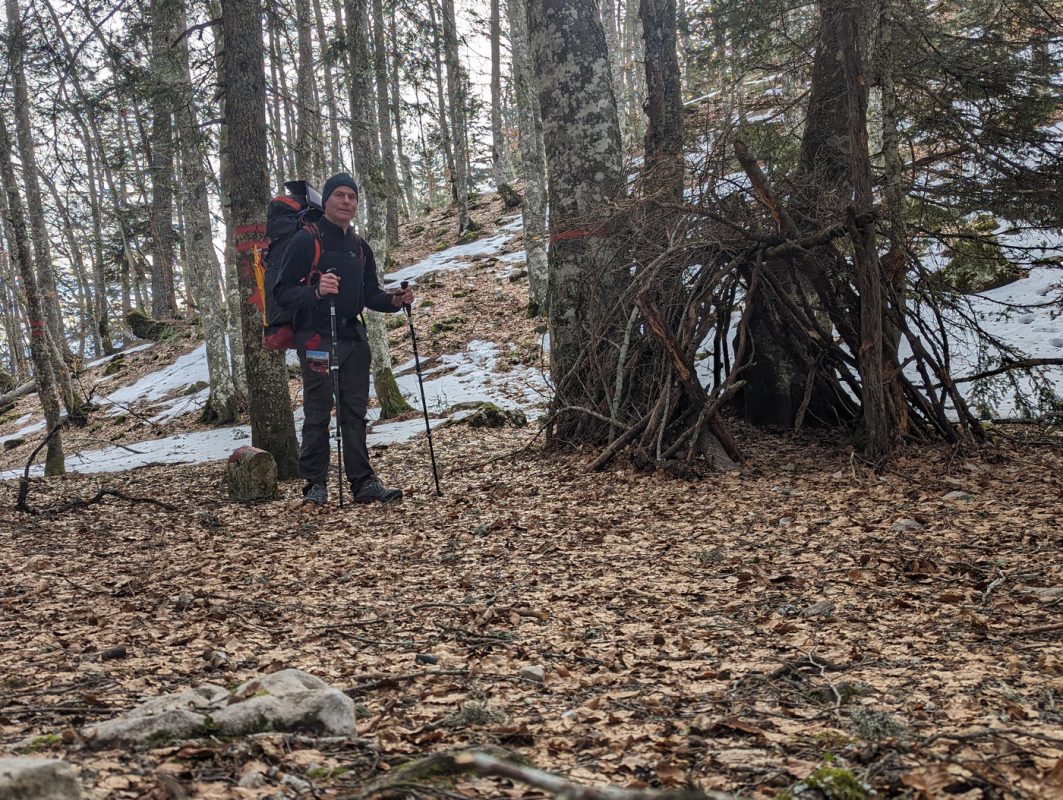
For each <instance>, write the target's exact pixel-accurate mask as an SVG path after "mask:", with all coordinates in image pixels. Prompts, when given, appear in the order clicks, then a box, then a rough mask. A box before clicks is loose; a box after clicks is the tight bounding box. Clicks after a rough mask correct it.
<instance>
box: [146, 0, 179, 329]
mask: <svg viewBox="0 0 1063 800" xmlns="http://www.w3.org/2000/svg"><path fill="white" fill-rule="evenodd" d="M151 18H152V25H151V71H152V83H153V85H152V92H151V112H152V116H151V192H152V195H151V198H152V199H151V233H152V240H153V241H152V243H153V247H152V264H151V313H152V316H154V317H158V318H161V317H172V316H174V315H175V314H176V313H177V298H176V295H175V292H174V289H175V287H174V267H173V265H174V244H173V219H174V200H173V177H174V171H173V106H174V101H173V87H174V84H175V83H176V82H177V81H178V80H179V79H180V78H179V75H180V73H179V64H178V59H177V53H176V48H175V43H176V40H177V36H178V35H179V33H180V31H178V30H177V18H178V15H177V13H176V8H175V5H174V0H154V2H153V3H152V6H151Z"/></svg>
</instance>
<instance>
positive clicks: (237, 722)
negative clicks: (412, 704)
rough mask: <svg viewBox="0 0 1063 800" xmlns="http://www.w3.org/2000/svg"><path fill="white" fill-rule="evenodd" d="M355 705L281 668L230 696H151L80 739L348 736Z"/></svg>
mask: <svg viewBox="0 0 1063 800" xmlns="http://www.w3.org/2000/svg"><path fill="white" fill-rule="evenodd" d="M355 723H356V720H355V711H354V701H352V700H351V699H350V698H349V697H347V695H345V694H344V693H343V692H341V691H339V690H338V689H333V688H332V687H330V686H329V685H328V684H327V683H325V682H324V681H323V680H321V679H320V678H317V677H315V676H313V675H310V674H309V673H306V672H303V671H302V670H298V669H285V670H280V671H279V672H274V673H272V674H269V675H261V676H258V677H256V678H252V679H251V680H249V681H245V682H244V683H242V684H241V685H240V686H238V687H237V688H236V690H235V691H233V692H231V693H230V692H228V691H226V690H225V689H223V688H222V687H221V686H215V685H213V684H205V685H203V686H199V687H196V688H195V689H188V690H186V691H184V692H179V693H176V694H169V695H163V696H162V697H156V698H153V699H151V700H148V701H147V702H145V703H143V704H141V705H140V706H137V707H136V708H135V709H133V710H132V711H130V712H129V713H128V714H126V715H124V716H122V717H118V718H117V719H112V720H108V721H107V722H101V723H99V724H98V725H92V726H90V727H88V728H85V729H84V731H82V735H83V736H84V737H85V738H86V740H88V742H89V743H90V744H92V745H93V746H95V747H106V746H109V745H113V744H142V743H146V742H149V741H151V740H152V739H159V738H165V739H181V738H188V737H194V736H201V735H206V734H209V733H213V732H217V731H221V732H223V733H227V734H232V735H240V734H245V733H259V732H262V731H291V730H308V731H311V732H314V733H322V734H326V735H333V736H350V735H352V734H353V733H354V732H355V730H356V724H355Z"/></svg>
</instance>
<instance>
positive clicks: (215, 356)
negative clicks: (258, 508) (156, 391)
mask: <svg viewBox="0 0 1063 800" xmlns="http://www.w3.org/2000/svg"><path fill="white" fill-rule="evenodd" d="M176 6H177V8H176V9H175V10H176V12H177V14H178V20H179V22H180V25H181V28H182V30H183V29H184V27H185V26H186V24H187V22H186V20H185V4H184V0H176ZM177 47H178V48H179V49H178V53H179V58H180V60H181V61H182V72H183V73H184V76H183V77H184V79H183V80H182V81H181V82H180V84H179V85H178V86H176V87H175V99H176V100H177V104H176V114H175V119H176V122H177V129H178V135H179V142H180V145H181V146H180V151H181V177H182V180H181V189H182V193H183V197H184V201H183V203H182V204H181V205H182V208H183V209H184V222H185V224H184V233H185V235H184V240H185V248H186V251H187V261H186V271H187V276H188V284H189V287H190V288H191V289H192V291H191V296H192V297H194V298H195V303H196V310H197V311H198V312H199V316H200V320H201V329H202V333H203V342H204V344H205V346H206V350H207V372H208V375H209V377H210V395H209V397H208V398H207V403H206V405H205V406H204V407H203V414H202V416H201V420H202V421H203V422H212V423H219V424H221V423H227V422H232V421H234V420H235V419H236V411H237V409H236V406H237V403H236V387H235V386H234V384H233V379H232V374H231V373H230V372H229V354H228V351H227V348H226V346H225V307H224V305H223V304H222V296H221V291H220V290H221V267H220V265H219V264H218V256H217V253H215V252H214V233H213V230H212V226H211V222H210V198H209V197H208V196H207V153H206V147H205V144H204V142H203V137H202V134H201V133H200V131H199V124H198V120H197V119H196V110H195V98H194V97H193V93H192V74H191V70H190V68H189V61H188V57H189V54H188V39H187V38H185V37H181V42H180V44H179V45H177Z"/></svg>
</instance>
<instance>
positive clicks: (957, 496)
mask: <svg viewBox="0 0 1063 800" xmlns="http://www.w3.org/2000/svg"><path fill="white" fill-rule="evenodd" d="M973 497H974V495H971V494H968V493H967V492H960V491H955V492H949V493H948V494H947V495H945V496H944V497H942V498H941V499H942V500H971V499H973Z"/></svg>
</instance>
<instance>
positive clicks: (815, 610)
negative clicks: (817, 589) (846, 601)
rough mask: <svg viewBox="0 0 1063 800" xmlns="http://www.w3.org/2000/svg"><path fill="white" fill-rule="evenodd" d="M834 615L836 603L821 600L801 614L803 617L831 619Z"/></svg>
mask: <svg viewBox="0 0 1063 800" xmlns="http://www.w3.org/2000/svg"><path fill="white" fill-rule="evenodd" d="M833 613H834V603H833V602H832V601H830V600H820V601H819V602H818V603H814V604H812V605H810V606H809V607H808V608H806V609H805V610H804V611H802V612H801V616H802V617H805V618H808V617H829V616H830V615H831V614H833Z"/></svg>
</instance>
